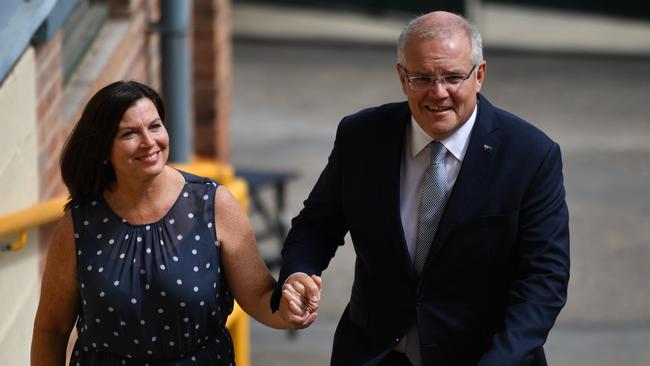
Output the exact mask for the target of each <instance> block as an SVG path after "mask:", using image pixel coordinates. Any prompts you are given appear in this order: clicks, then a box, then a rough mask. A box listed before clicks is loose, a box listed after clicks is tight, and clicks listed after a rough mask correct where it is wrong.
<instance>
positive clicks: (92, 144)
mask: <svg viewBox="0 0 650 366" xmlns="http://www.w3.org/2000/svg"><path fill="white" fill-rule="evenodd" d="M142 98H148V99H150V100H151V101H152V102H153V104H154V105H155V106H156V109H157V110H158V115H159V116H160V119H161V121H163V122H164V121H165V109H164V106H163V101H162V98H161V97H160V95H158V93H156V91H155V90H153V89H151V88H150V87H148V86H146V85H144V84H141V83H138V82H137V81H116V82H114V83H112V84H109V85H107V86H105V87H103V88H102V89H101V90H99V91H98V92H97V93H96V94H95V95H93V97H92V98H90V101H88V104H86V107H85V108H84V111H83V113H82V114H81V118H80V119H79V121H78V122H77V124H76V125H75V127H74V129H73V130H72V132H71V133H70V135H69V136H68V139H67V140H66V142H65V145H64V146H63V151H62V152H61V161H60V163H61V177H62V178H63V183H65V185H66V186H67V187H68V191H69V192H70V200H69V201H68V203H67V204H66V209H68V208H70V206H71V205H72V203H73V202H76V203H81V202H87V201H90V200H92V199H93V198H95V197H97V196H98V195H99V194H101V193H102V192H103V191H104V190H105V189H107V188H109V189H110V185H111V183H113V182H114V181H115V171H114V170H113V167H112V166H111V164H110V162H107V161H106V159H107V158H108V155H109V154H110V152H111V147H112V145H113V139H114V137H115V134H116V133H117V127H118V125H119V124H120V121H121V120H122V116H123V115H124V112H126V110H127V109H129V108H130V107H131V106H133V105H134V104H135V103H136V102H137V101H138V100H140V99H142Z"/></svg>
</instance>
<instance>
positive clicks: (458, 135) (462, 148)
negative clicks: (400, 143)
mask: <svg viewBox="0 0 650 366" xmlns="http://www.w3.org/2000/svg"><path fill="white" fill-rule="evenodd" d="M477 110H478V104H477V105H476V106H474V111H473V112H472V115H471V116H470V117H469V119H468V120H467V122H465V123H463V125H462V126H460V128H459V129H457V130H456V131H455V132H454V133H452V134H451V135H450V136H449V137H447V138H446V139H443V140H442V141H440V143H441V144H443V145H444V146H445V148H446V149H447V150H448V151H449V152H450V153H451V154H452V155H453V156H454V157H455V158H456V159H458V160H459V161H461V162H462V161H463V158H464V157H465V153H466V152H467V145H469V136H470V134H471V133H472V128H473V127H474V122H476V111H477ZM431 141H433V138H432V137H431V136H429V134H427V133H426V132H425V131H424V130H423V129H422V127H420V125H419V124H418V123H417V122H416V121H415V118H413V116H411V155H412V156H413V157H415V156H416V155H418V154H419V153H420V152H421V151H422V150H424V149H425V148H426V147H427V145H429V143H430V142H431Z"/></svg>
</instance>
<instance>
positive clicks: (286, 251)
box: [270, 122, 348, 311]
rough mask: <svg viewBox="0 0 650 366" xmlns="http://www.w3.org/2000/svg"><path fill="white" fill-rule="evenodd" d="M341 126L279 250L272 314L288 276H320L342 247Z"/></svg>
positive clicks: (345, 231)
mask: <svg viewBox="0 0 650 366" xmlns="http://www.w3.org/2000/svg"><path fill="white" fill-rule="evenodd" d="M342 126H343V122H342V123H341V124H340V125H339V128H338V131H337V134H336V140H335V142H334V148H333V149H332V152H331V154H330V156H329V159H328V162H327V165H326V166H325V169H324V170H323V172H322V173H321V175H320V177H319V178H318V181H317V182H316V185H315V186H314V188H313V189H312V191H311V193H310V194H309V197H308V198H307V200H306V201H305V202H304V208H303V209H302V210H301V211H300V213H299V214H298V216H297V217H295V218H294V219H293V220H292V221H291V230H290V231H289V234H288V235H287V238H286V240H285V242H284V247H283V249H282V268H281V269H280V277H279V278H278V285H277V287H276V288H275V291H274V292H273V296H272V297H271V303H270V305H271V309H272V310H273V311H277V310H278V307H279V302H280V295H281V293H282V285H283V284H284V282H285V280H286V279H287V277H288V276H289V275H291V274H293V273H296V272H303V273H306V274H308V275H312V274H316V275H320V274H321V273H322V271H323V270H325V268H327V266H328V265H329V262H330V260H331V259H332V257H333V256H334V253H335V252H336V249H337V248H338V247H339V246H340V245H343V244H344V237H345V234H346V233H347V231H348V228H347V225H346V223H345V220H344V216H343V209H342V202H341V190H342V184H343V182H342V176H341V165H342V161H341V159H342V156H341V155H342V154H341V150H342V147H341V145H342V144H343V137H342V131H341V130H342V128H343V127H342Z"/></svg>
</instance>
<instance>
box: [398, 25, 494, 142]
mask: <svg viewBox="0 0 650 366" xmlns="http://www.w3.org/2000/svg"><path fill="white" fill-rule="evenodd" d="M404 56H405V65H400V64H397V73H398V74H399V78H400V82H401V83H402V90H403V91H404V94H406V97H407V99H408V104H409V107H410V109H411V113H412V115H413V118H414V119H415V121H416V122H417V123H418V124H419V125H420V127H422V129H423V130H424V131H426V132H427V133H428V134H429V136H431V137H432V138H433V139H435V140H438V141H439V140H443V139H445V138H447V137H448V136H450V135H451V134H452V133H454V131H456V130H457V129H458V128H460V126H462V125H463V123H465V122H466V121H467V119H469V117H470V116H471V115H472V112H473V111H474V107H475V106H476V93H478V92H479V91H480V90H481V85H482V83H483V78H484V77H485V68H486V63H485V61H481V63H480V64H479V65H476V68H478V73H476V72H472V74H471V75H469V77H468V78H467V79H465V80H461V81H460V82H459V83H457V84H454V83H450V82H447V83H445V84H443V83H442V82H441V80H438V81H436V82H435V84H434V85H430V86H428V87H424V89H423V90H413V87H416V88H417V86H415V85H414V84H415V83H412V86H413V87H412V86H410V85H409V82H408V81H407V75H408V77H410V78H413V77H422V76H424V77H434V78H441V77H447V76H450V75H459V76H463V77H464V76H467V74H468V73H469V72H470V70H472V67H474V65H473V63H472V50H471V46H470V43H469V40H468V38H467V37H466V36H465V35H456V36H453V37H451V38H449V39H435V38H429V39H422V38H420V37H418V36H417V35H415V36H413V37H411V39H409V40H408V41H407V43H406V45H405V47H404ZM456 80H460V79H456ZM420 84H422V83H420ZM420 88H421V86H420Z"/></svg>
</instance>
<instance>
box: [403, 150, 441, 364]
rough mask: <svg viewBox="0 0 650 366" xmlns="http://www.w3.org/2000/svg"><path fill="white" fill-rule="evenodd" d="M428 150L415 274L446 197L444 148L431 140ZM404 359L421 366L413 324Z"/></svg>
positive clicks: (422, 265)
mask: <svg viewBox="0 0 650 366" xmlns="http://www.w3.org/2000/svg"><path fill="white" fill-rule="evenodd" d="M428 147H429V150H430V152H431V164H430V165H429V167H428V168H427V170H426V172H425V173H424V179H423V181H422V197H421V199H420V210H419V213H418V236H417V241H416V244H415V269H416V270H417V271H418V273H422V269H423V268H424V263H425V262H426V259H427V256H428V255H429V249H430V248H431V244H432V243H433V238H434V237H435V236H436V230H437V229H438V224H439V223H440V217H441V216H442V211H443V210H444V208H445V204H446V203H447V196H448V192H447V170H445V156H446V155H447V149H446V148H445V147H444V145H442V144H441V143H439V142H437V141H432V142H431V143H430V144H429V146H428ZM406 357H407V358H408V359H409V361H411V363H412V364H413V365H414V366H421V365H422V358H421V353H420V336H419V334H418V326H417V322H416V323H415V324H413V325H412V326H411V328H409V330H408V332H407V333H406Z"/></svg>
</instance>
